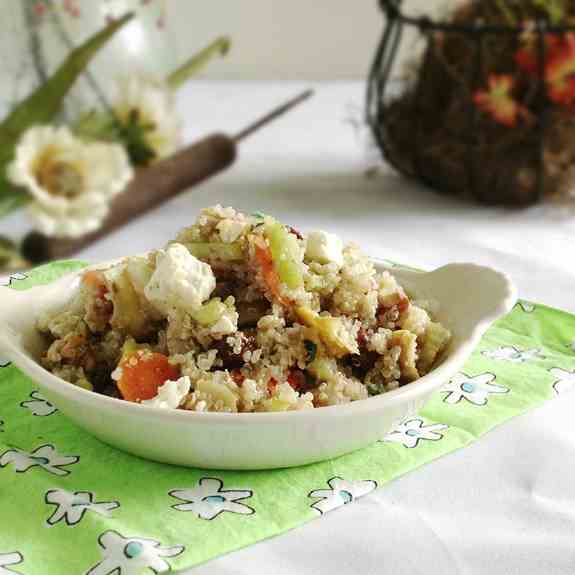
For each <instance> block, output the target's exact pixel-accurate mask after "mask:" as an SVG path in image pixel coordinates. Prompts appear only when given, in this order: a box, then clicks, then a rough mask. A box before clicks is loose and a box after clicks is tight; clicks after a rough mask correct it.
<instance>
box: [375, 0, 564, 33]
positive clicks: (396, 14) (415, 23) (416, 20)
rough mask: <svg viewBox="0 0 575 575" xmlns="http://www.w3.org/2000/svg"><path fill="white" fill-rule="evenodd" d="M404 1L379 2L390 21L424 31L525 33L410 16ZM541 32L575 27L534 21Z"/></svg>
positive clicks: (511, 28)
mask: <svg viewBox="0 0 575 575" xmlns="http://www.w3.org/2000/svg"><path fill="white" fill-rule="evenodd" d="M401 3H402V0H379V6H380V9H381V11H382V12H383V13H384V14H386V15H387V17H388V18H389V19H394V20H399V21H400V22H401V23H402V24H404V25H407V26H412V27H414V28H418V29H420V30H422V31H431V32H453V33H460V34H478V33H480V34H521V33H523V32H525V27H524V26H521V25H520V26H510V25H506V26H502V25H494V24H493V25H492V24H490V25H484V24H481V23H477V24H454V23H453V22H448V21H442V20H434V19H432V18H430V17H428V16H408V15H407V14H405V12H403V10H402V9H401ZM534 22H535V24H536V26H537V28H538V30H539V31H542V32H545V33H547V34H557V35H560V34H567V33H569V32H575V25H572V26H570V25H561V26H558V25H555V24H554V25H551V24H550V23H549V22H548V21H547V20H545V19H544V18H540V19H538V20H534Z"/></svg>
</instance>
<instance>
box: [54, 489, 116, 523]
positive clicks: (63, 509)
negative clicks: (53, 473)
mask: <svg viewBox="0 0 575 575" xmlns="http://www.w3.org/2000/svg"><path fill="white" fill-rule="evenodd" d="M44 501H46V503H47V504H49V505H56V506H57V507H56V509H55V510H54V512H53V513H52V515H50V517H49V518H48V519H47V520H46V521H47V523H48V524H49V525H56V523H58V522H60V521H62V519H63V520H64V521H65V522H66V524H67V525H69V526H74V525H77V524H78V523H80V521H81V520H82V518H83V517H84V515H85V513H86V511H93V512H94V513H98V514H99V515H104V516H106V517H108V516H109V515H110V511H112V509H116V508H117V507H120V504H119V503H118V502H117V501H102V502H96V501H94V493H92V492H91V491H66V490H64V489H50V490H49V491H47V492H46V495H45V497H44Z"/></svg>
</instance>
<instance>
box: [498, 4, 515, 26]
mask: <svg viewBox="0 0 575 575" xmlns="http://www.w3.org/2000/svg"><path fill="white" fill-rule="evenodd" d="M495 4H496V5H497V8H498V9H499V11H500V12H501V13H502V14H503V16H504V17H505V19H506V20H507V22H508V23H509V24H510V25H511V26H516V25H517V18H515V14H513V11H512V10H511V8H509V6H508V5H507V0H495Z"/></svg>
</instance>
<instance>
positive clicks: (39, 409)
mask: <svg viewBox="0 0 575 575" xmlns="http://www.w3.org/2000/svg"><path fill="white" fill-rule="evenodd" d="M30 397H31V398H32V399H29V400H28V401H23V402H22V403H21V404H20V406H21V407H24V408H25V409H29V410H30V411H31V412H32V415H35V416H38V417H47V416H48V415H52V414H53V413H56V412H57V411H58V410H57V409H56V407H55V406H54V405H53V404H52V403H50V402H49V401H48V400H47V399H46V398H45V397H44V396H43V395H42V394H41V393H40V392H39V391H33V392H32V393H31V394H30Z"/></svg>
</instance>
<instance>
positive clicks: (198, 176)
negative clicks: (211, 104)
mask: <svg viewBox="0 0 575 575" xmlns="http://www.w3.org/2000/svg"><path fill="white" fill-rule="evenodd" d="M236 156H237V145H236V142H235V141H234V140H233V139H232V138H230V137H229V136H226V135H225V134H212V135H210V136H207V137H206V138H203V139H201V140H199V141H198V142H196V143H194V144H192V145H191V146H188V147H187V148H184V149H183V150H181V151H179V152H178V153H176V154H175V155H173V156H171V157H170V158H167V159H165V160H161V161H159V162H157V163H155V164H152V165H151V166H150V167H148V168H142V169H141V170H140V171H138V172H136V175H135V177H134V179H133V180H132V182H131V183H130V184H129V185H128V187H127V189H126V190H125V191H124V192H123V193H122V194H120V195H119V196H118V197H117V198H116V199H115V200H114V201H113V202H112V205H111V206H110V214H109V216H108V218H107V219H106V221H105V222H104V224H103V225H102V227H101V228H99V229H98V230H97V231H96V232H94V233H93V234H89V235H87V236H83V237H81V238H78V239H58V238H48V237H46V236H44V235H42V234H39V233H36V232H34V233H31V234H29V235H28V236H27V237H26V238H25V239H24V243H23V245H22V252H23V255H24V257H25V258H26V259H28V260H29V261H30V262H32V263H33V264H37V263H41V262H45V261H48V260H55V259H63V258H67V257H70V256H71V255H73V254H75V253H77V252H78V251H80V250H82V249H83V248H85V247H87V246H89V245H90V244H92V243H93V242H95V241H96V240H98V239H100V238H102V237H103V236H106V235H108V234H109V233H110V232H111V231H113V230H115V229H116V228H118V227H120V226H123V225H124V224H126V223H127V222H129V221H130V220H132V219H134V218H137V217H138V216H141V215H142V214H145V213H146V212H148V211H150V210H152V209H154V208H156V207H157V206H159V205H160V204H162V203H163V202H165V201H166V200H167V199H169V198H171V197H174V196H176V195H177V194H178V193H180V192H182V191H184V190H186V189H188V188H190V187H192V186H194V185H196V184H198V183H200V182H202V181H203V180H206V179H207V178H209V177H211V176H213V175H215V174H217V173H218V172H221V171H222V170H224V169H226V168H227V167H228V166H230V165H231V164H232V163H233V162H234V160H235V159H236ZM120 251H121V250H120Z"/></svg>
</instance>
